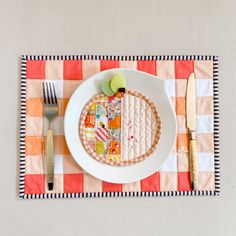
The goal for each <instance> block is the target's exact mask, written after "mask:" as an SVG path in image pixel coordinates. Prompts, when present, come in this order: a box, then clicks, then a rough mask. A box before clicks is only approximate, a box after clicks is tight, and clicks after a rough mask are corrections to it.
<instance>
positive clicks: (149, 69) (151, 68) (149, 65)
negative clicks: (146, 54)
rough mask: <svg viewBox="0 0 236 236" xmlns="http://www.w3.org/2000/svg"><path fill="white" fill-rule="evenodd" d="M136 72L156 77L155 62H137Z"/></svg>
mask: <svg viewBox="0 0 236 236" xmlns="http://www.w3.org/2000/svg"><path fill="white" fill-rule="evenodd" d="M137 66H138V70H141V71H144V72H146V73H149V74H152V75H156V61H138V65H137Z"/></svg>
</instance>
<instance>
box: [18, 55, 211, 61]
mask: <svg viewBox="0 0 236 236" xmlns="http://www.w3.org/2000/svg"><path fill="white" fill-rule="evenodd" d="M22 58H24V59H25V60H120V61H136V60H159V61H161V60H164V61H166V60H167V61H168V60H214V59H215V58H216V56H213V55H204V56H200V55H163V56H120V55H119V56H111V55H66V56H59V55H54V56H52V55H41V56H36V55H23V56H22Z"/></svg>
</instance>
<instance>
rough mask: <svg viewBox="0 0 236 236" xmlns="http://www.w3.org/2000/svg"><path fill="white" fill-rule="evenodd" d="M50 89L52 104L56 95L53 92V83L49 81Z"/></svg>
mask: <svg viewBox="0 0 236 236" xmlns="http://www.w3.org/2000/svg"><path fill="white" fill-rule="evenodd" d="M49 91H50V98H51V102H52V104H54V103H55V102H54V96H53V92H52V83H50V82H49Z"/></svg>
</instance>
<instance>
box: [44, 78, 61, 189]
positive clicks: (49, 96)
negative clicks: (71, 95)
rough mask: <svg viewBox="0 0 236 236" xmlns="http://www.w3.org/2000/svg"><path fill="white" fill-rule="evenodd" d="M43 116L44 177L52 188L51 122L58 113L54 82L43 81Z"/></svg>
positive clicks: (49, 187)
mask: <svg viewBox="0 0 236 236" xmlns="http://www.w3.org/2000/svg"><path fill="white" fill-rule="evenodd" d="M43 101H44V116H45V117H46V118H47V119H48V128H47V138H46V143H45V150H46V152H45V154H46V178H47V186H48V190H53V180H54V156H53V131H52V128H51V122H52V121H53V119H55V117H56V116H57V115H58V103H57V96H56V91H55V87H54V84H53V83H51V82H43Z"/></svg>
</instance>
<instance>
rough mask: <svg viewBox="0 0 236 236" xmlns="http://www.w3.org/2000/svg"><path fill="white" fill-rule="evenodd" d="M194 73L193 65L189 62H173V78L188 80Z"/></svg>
mask: <svg viewBox="0 0 236 236" xmlns="http://www.w3.org/2000/svg"><path fill="white" fill-rule="evenodd" d="M193 72H194V63H193V61H190V60H181V61H175V78H176V79H188V77H189V75H190V74H191V73H193Z"/></svg>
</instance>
